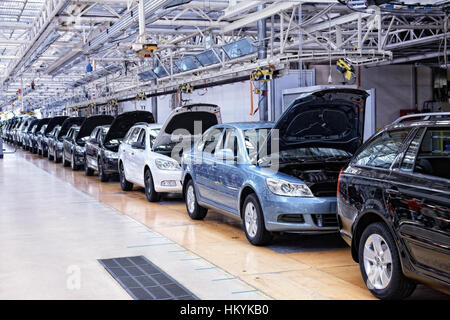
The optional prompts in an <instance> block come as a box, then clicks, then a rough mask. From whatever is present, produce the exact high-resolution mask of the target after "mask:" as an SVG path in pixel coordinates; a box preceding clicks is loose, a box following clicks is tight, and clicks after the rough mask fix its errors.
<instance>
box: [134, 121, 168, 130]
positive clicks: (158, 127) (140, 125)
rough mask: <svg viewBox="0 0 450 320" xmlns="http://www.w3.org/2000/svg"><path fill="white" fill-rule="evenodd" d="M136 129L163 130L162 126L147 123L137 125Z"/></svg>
mask: <svg viewBox="0 0 450 320" xmlns="http://www.w3.org/2000/svg"><path fill="white" fill-rule="evenodd" d="M134 127H147V128H149V129H161V128H162V124H158V123H147V122H139V123H136V124H135V125H134V126H133V128H134Z"/></svg>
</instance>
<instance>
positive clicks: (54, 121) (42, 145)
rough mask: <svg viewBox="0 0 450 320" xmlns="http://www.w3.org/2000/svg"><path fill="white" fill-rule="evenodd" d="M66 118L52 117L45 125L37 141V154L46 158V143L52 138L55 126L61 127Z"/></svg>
mask: <svg viewBox="0 0 450 320" xmlns="http://www.w3.org/2000/svg"><path fill="white" fill-rule="evenodd" d="M67 118H68V117H67V116H59V117H53V118H51V119H50V121H49V122H48V124H47V127H46V128H45V131H44V132H43V134H42V135H41V136H40V137H39V139H38V154H40V155H42V156H43V157H47V156H48V141H49V139H52V138H53V135H52V134H54V131H53V129H55V127H56V126H58V125H61V124H62V123H63V122H64V121H65V120H66V119H67Z"/></svg>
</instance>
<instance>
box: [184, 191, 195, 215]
mask: <svg viewBox="0 0 450 320" xmlns="http://www.w3.org/2000/svg"><path fill="white" fill-rule="evenodd" d="M186 203H187V207H188V210H189V213H192V212H194V210H195V194H194V187H193V186H192V184H191V185H189V187H188V189H187V192H186Z"/></svg>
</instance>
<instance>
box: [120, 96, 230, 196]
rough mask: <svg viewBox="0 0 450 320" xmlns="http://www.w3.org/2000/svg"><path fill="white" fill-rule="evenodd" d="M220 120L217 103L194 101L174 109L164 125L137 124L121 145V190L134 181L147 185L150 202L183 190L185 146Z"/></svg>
mask: <svg viewBox="0 0 450 320" xmlns="http://www.w3.org/2000/svg"><path fill="white" fill-rule="evenodd" d="M221 122H222V119H221V115H220V108H219V107H218V106H216V105H210V104H194V105H188V106H184V107H179V108H177V109H175V110H174V111H172V113H171V114H170V115H169V117H168V118H167V120H166V122H165V123H164V125H162V126H161V125H157V124H148V123H137V124H135V125H134V126H133V127H131V128H130V130H129V131H128V133H127V134H126V136H125V138H124V139H123V141H122V143H121V144H120V147H119V175H120V186H121V188H122V190H124V191H130V190H131V189H132V188H133V184H136V185H138V186H142V187H145V195H146V196H147V199H148V201H150V202H157V201H159V199H160V195H161V193H181V192H182V189H183V186H182V182H181V166H180V161H181V156H182V152H183V148H182V146H184V148H186V147H188V146H190V145H193V141H194V140H195V139H196V138H200V137H201V136H202V134H203V133H204V132H205V131H206V130H208V129H209V128H210V127H212V126H215V125H217V124H220V123H221ZM181 141H183V142H184V143H183V144H180V142H181Z"/></svg>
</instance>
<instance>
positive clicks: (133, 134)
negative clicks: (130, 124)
mask: <svg viewBox="0 0 450 320" xmlns="http://www.w3.org/2000/svg"><path fill="white" fill-rule="evenodd" d="M139 131H140V129H139V128H131V129H130V130H129V131H128V133H127V135H126V136H125V139H124V140H123V142H124V143H126V144H132V143H133V142H135V141H136V140H137V137H138V136H139Z"/></svg>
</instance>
